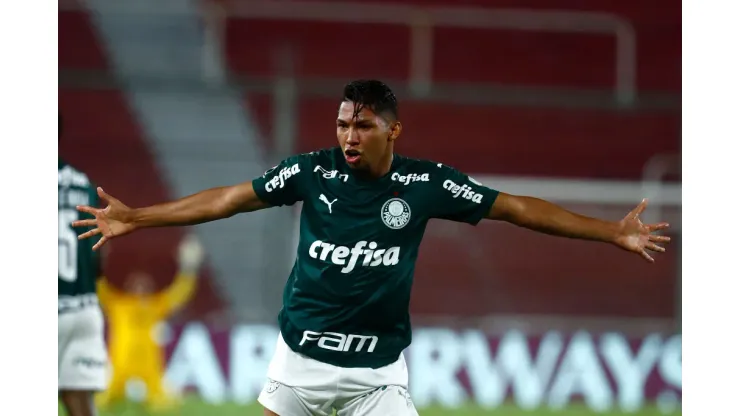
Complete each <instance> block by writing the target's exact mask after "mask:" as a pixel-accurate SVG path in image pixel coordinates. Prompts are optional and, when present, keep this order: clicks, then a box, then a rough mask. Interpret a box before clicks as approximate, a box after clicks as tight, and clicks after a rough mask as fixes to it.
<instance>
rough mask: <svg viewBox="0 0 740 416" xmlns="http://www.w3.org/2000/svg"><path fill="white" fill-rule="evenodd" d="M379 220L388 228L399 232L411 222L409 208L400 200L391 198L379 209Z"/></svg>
mask: <svg viewBox="0 0 740 416" xmlns="http://www.w3.org/2000/svg"><path fill="white" fill-rule="evenodd" d="M380 218H381V219H382V220H383V224H385V225H386V226H387V227H388V228H392V229H394V230H400V229H401V228H403V227H405V226H406V224H408V223H409V220H411V207H409V204H407V203H406V201H404V200H403V199H401V198H391V199H389V200H387V201H385V204H383V206H382V207H381V208H380Z"/></svg>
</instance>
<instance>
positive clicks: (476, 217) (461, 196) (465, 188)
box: [431, 164, 499, 225]
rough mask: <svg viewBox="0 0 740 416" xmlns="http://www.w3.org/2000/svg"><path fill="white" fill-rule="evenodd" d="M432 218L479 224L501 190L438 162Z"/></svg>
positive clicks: (434, 176)
mask: <svg viewBox="0 0 740 416" xmlns="http://www.w3.org/2000/svg"><path fill="white" fill-rule="evenodd" d="M432 172H434V174H433V175H432V178H433V182H434V183H433V184H432V186H433V189H434V195H435V198H434V201H433V203H432V215H431V217H432V218H439V219H444V220H450V221H455V222H464V223H468V224H471V225H476V224H478V222H480V220H481V219H483V218H484V217H485V216H486V214H488V212H489V211H490V210H491V207H492V206H493V203H494V202H495V201H496V197H498V194H499V192H498V191H496V190H494V189H491V188H489V187H487V186H484V185H483V184H481V183H480V182H478V181H476V180H475V179H472V178H471V177H469V176H468V175H466V174H464V173H462V172H460V171H458V170H457V169H454V168H451V167H449V166H445V165H441V164H438V165H437V166H436V167H435V169H434V170H432Z"/></svg>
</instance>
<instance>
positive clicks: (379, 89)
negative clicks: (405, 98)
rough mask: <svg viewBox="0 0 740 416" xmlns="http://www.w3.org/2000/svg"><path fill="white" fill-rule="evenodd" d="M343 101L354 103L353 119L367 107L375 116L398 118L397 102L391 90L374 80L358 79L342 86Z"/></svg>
mask: <svg viewBox="0 0 740 416" xmlns="http://www.w3.org/2000/svg"><path fill="white" fill-rule="evenodd" d="M343 101H351V102H353V103H355V112H354V114H353V117H357V115H358V114H359V113H360V111H362V109H363V108H365V107H367V108H368V109H370V110H371V111H372V112H373V113H375V114H378V115H380V114H383V113H386V114H391V115H392V116H393V118H394V119H397V118H398V101H397V100H396V95H395V94H393V91H392V90H391V88H390V87H389V86H387V85H385V84H384V83H383V82H381V81H378V80H375V79H359V80H355V81H352V82H350V83H349V84H347V85H345V86H344V96H343Z"/></svg>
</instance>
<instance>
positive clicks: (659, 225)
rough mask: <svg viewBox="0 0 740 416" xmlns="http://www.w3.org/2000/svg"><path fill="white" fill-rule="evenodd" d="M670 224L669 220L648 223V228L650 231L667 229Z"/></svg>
mask: <svg viewBox="0 0 740 416" xmlns="http://www.w3.org/2000/svg"><path fill="white" fill-rule="evenodd" d="M670 226H671V225H670V224H668V223H667V222H659V223H657V224H648V225H647V228H648V230H650V231H659V230H665V229H667V228H668V227H670Z"/></svg>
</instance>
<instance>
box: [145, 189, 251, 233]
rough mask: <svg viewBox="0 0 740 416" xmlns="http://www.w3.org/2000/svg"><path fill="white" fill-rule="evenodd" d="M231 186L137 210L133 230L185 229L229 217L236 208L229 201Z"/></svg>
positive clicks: (235, 211) (234, 212)
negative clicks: (185, 227)
mask: <svg viewBox="0 0 740 416" xmlns="http://www.w3.org/2000/svg"><path fill="white" fill-rule="evenodd" d="M230 192H232V191H231V187H219V188H211V189H207V190H205V191H201V192H198V193H196V194H193V195H190V196H186V197H185V198H181V199H178V200H175V201H171V202H165V203H162V204H157V205H152V206H149V207H145V208H137V209H134V210H133V212H132V218H131V222H132V223H133V224H134V225H135V226H136V227H137V228H148V227H167V226H187V225H195V224H202V223H204V222H209V221H215V220H218V219H222V218H227V217H230V216H232V215H234V214H236V213H237V212H238V205H237V204H235V203H232V202H230V198H229V193H230Z"/></svg>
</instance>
